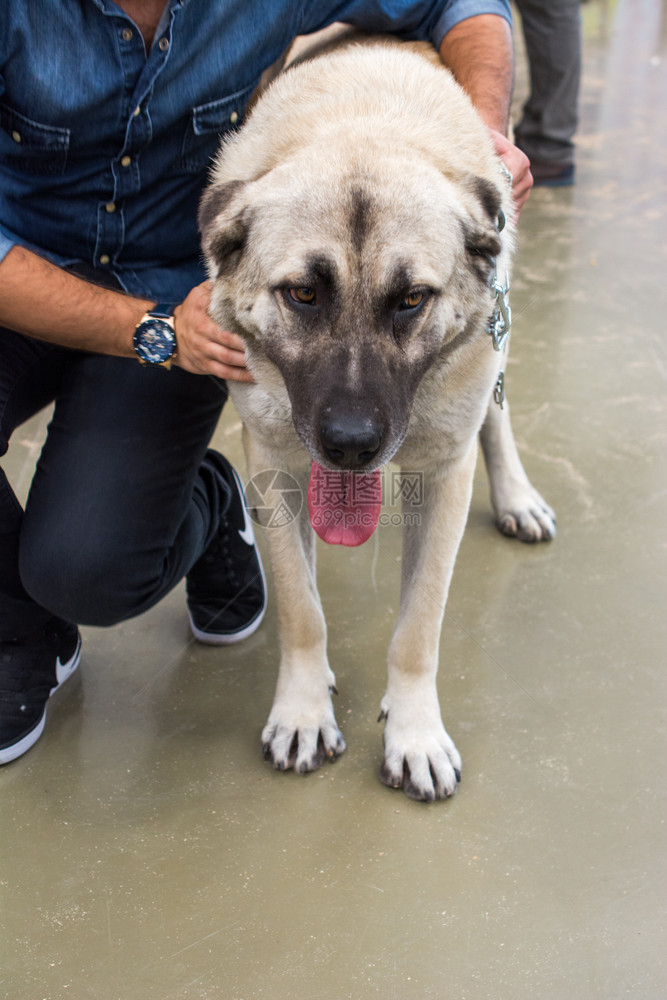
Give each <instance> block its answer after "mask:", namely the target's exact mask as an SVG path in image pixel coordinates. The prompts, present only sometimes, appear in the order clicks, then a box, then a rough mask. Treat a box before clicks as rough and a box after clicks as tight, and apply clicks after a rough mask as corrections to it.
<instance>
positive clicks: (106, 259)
mask: <svg viewBox="0 0 667 1000" xmlns="http://www.w3.org/2000/svg"><path fill="white" fill-rule="evenodd" d="M110 260H111V257H110V256H109V254H108V253H103V254H101V256H100V264H102V265H104V266H105V267H106V265H107V264H108V263H109V261H110Z"/></svg>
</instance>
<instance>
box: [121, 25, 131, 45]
mask: <svg viewBox="0 0 667 1000" xmlns="http://www.w3.org/2000/svg"><path fill="white" fill-rule="evenodd" d="M133 34H134V32H133V31H132V28H123V30H122V32H121V38H122V39H123V41H124V42H131V41H132V35H133Z"/></svg>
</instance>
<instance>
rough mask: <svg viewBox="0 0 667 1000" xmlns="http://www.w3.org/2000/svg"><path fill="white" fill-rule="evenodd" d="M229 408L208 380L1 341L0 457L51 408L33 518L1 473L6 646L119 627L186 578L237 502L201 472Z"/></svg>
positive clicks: (0, 591) (13, 338) (22, 340)
mask: <svg viewBox="0 0 667 1000" xmlns="http://www.w3.org/2000/svg"><path fill="white" fill-rule="evenodd" d="M226 398H227V387H226V384H225V383H224V382H222V381H219V380H216V379H212V378H209V377H207V376H204V375H201V376H197V375H191V374H189V373H187V372H185V371H183V370H182V369H179V368H175V367H174V368H172V369H171V371H166V370H162V369H159V370H154V369H150V368H143V367H142V366H141V365H139V363H138V362H137V361H134V360H133V359H126V358H112V357H104V356H101V355H96V354H87V353H83V352H79V351H69V350H66V349H63V348H59V347H53V346H50V345H48V344H43V343H39V342H37V341H35V340H31V339H30V338H29V337H24V336H21V335H20V334H17V333H14V332H12V331H10V330H5V329H1V328H0V456H2V455H4V454H5V452H6V451H7V447H8V441H9V438H10V436H11V433H12V431H13V430H14V429H15V428H16V427H17V426H18V425H19V424H20V423H22V422H23V421H24V420H26V419H27V418H28V417H30V416H31V415H33V414H34V413H36V412H38V410H40V409H41V408H42V407H43V406H45V405H46V404H47V403H49V402H50V401H52V400H55V410H54V415H53V420H52V421H51V424H50V426H49V431H48V437H47V440H46V443H45V445H44V448H43V451H42V454H41V457H40V459H39V462H38V465H37V470H36V473H35V476H34V479H33V482H32V485H31V489H30V494H29V497H28V502H27V504H26V509H25V512H24V511H22V509H21V507H20V505H19V503H18V500H17V498H16V496H15V494H14V492H13V490H12V489H11V487H10V485H9V483H8V481H7V478H6V476H5V474H4V472H3V471H2V469H0V640H1V639H9V638H20V637H22V636H24V635H27V634H28V633H29V632H31V631H32V630H33V629H35V628H37V627H39V626H40V625H41V624H43V623H44V622H45V621H46V620H48V618H49V617H50V616H51V615H52V614H56V615H59V616H60V617H62V618H66V619H68V620H69V621H72V622H76V623H77V624H84V625H111V624H114V623H116V622H118V621H122V620H124V619H126V618H130V617H132V616H133V615H137V614H139V613H140V612H142V611H145V610H146V609H147V608H149V607H151V606H152V605H154V604H155V603H156V602H157V601H159V600H160V598H161V597H163V596H164V595H165V594H166V593H167V592H168V591H169V590H170V589H171V588H172V587H174V586H175V585H176V584H177V583H178V581H179V580H181V579H182V578H183V576H185V575H186V574H187V573H188V571H189V570H190V568H191V567H192V566H193V564H194V563H195V562H196V560H197V559H198V558H199V556H200V555H201V554H202V553H203V552H204V550H205V549H206V547H207V545H208V544H209V542H210V541H211V539H212V537H213V535H214V534H215V530H216V527H217V524H218V520H219V518H220V515H221V514H222V513H224V510H225V509H226V506H227V504H228V502H229V489H228V487H227V486H226V484H225V483H222V482H220V481H219V480H217V479H214V478H213V477H212V476H211V473H210V471H208V470H207V469H206V467H204V469H200V465H201V462H202V459H203V457H204V455H205V453H206V449H207V446H208V442H209V441H210V438H211V435H212V434H213V431H214V430H215V427H216V424H217V421H218V419H219V416H220V413H221V410H222V407H223V405H224V402H225V400H226Z"/></svg>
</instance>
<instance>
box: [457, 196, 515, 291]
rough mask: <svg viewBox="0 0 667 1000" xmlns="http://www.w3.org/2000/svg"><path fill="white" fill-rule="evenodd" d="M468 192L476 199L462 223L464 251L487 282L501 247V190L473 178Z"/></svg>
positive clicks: (503, 217) (502, 226)
mask: <svg viewBox="0 0 667 1000" xmlns="http://www.w3.org/2000/svg"><path fill="white" fill-rule="evenodd" d="M467 187H468V190H469V192H470V193H471V195H472V196H473V199H474V201H473V203H472V207H473V211H472V213H471V215H470V216H469V217H468V218H467V219H465V221H464V222H463V234H464V239H465V248H466V251H467V253H468V256H469V257H470V258H471V261H472V263H473V266H474V268H475V270H476V271H477V272H478V273H479V276H480V277H481V278H482V280H484V281H487V280H488V278H489V276H490V275H491V274H492V273H493V269H494V268H495V263H496V257H497V256H498V255H499V253H500V251H501V249H502V246H501V242H500V233H501V232H502V230H503V229H504V227H505V215H504V213H503V210H502V207H501V206H502V197H501V193H500V191H499V189H498V188H497V187H496V186H495V184H492V183H491V182H490V181H487V180H486V179H485V178H483V177H471V178H470V179H469V182H468V185H467Z"/></svg>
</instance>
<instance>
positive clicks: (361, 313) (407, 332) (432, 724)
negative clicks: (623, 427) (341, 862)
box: [199, 39, 555, 801]
mask: <svg viewBox="0 0 667 1000" xmlns="http://www.w3.org/2000/svg"><path fill="white" fill-rule="evenodd" d="M432 54H433V50H431V49H430V48H429V47H428V46H427V45H421V44H420V43H416V44H414V45H413V44H411V43H401V42H398V41H397V40H385V39H382V40H375V39H366V40H364V41H363V42H359V41H356V42H348V43H346V44H345V45H343V46H340V47H338V48H335V47H334V48H333V49H327V50H325V51H324V52H323V53H322V54H319V55H318V56H317V57H315V58H312V59H306V60H304V61H301V62H299V63H297V64H295V65H293V66H291V67H289V68H288V69H287V70H286V71H285V72H283V73H282V74H281V75H279V76H278V77H277V79H276V80H275V81H274V82H273V83H272V84H271V86H270V87H269V88H268V89H267V91H266V92H265V93H264V94H263V95H262V96H261V97H260V99H259V100H258V101H257V103H256V105H255V106H254V108H253V109H252V112H251V114H250V115H249V117H248V119H247V121H246V123H245V124H244V125H243V127H242V128H241V129H240V130H239V131H238V132H237V133H235V134H233V135H232V136H231V137H229V138H227V139H226V140H223V143H222V146H221V149H220V152H219V155H218V157H217V159H216V161H215V164H214V166H213V169H212V174H211V179H210V184H209V186H208V187H207V189H206V190H205V192H204V195H203V197H202V200H201V204H200V210H199V226H200V231H201V234H202V248H203V253H204V256H205V259H206V263H207V269H208V274H209V278H210V281H211V283H212V296H211V307H210V314H211V316H212V317H213V319H214V320H215V321H216V322H217V323H218V324H219V325H220V326H221V327H222V328H225V329H228V330H233V331H235V332H237V333H239V334H240V335H241V336H242V337H243V340H244V343H245V346H246V353H247V364H248V367H249V369H250V371H251V372H252V374H253V375H254V378H255V382H254V383H239V382H232V383H230V391H231V395H232V398H233V400H234V403H235V405H236V407H237V409H238V412H239V414H240V416H241V418H242V421H243V425H244V431H243V435H244V447H245V451H246V457H247V462H248V471H249V475H250V476H251V477H255V476H257V475H258V474H259V473H261V472H262V471H263V470H283V471H284V472H286V473H289V475H290V476H292V477H294V479H296V480H297V481H298V483H299V484H300V487H301V489H302V490H303V495H304V496H306V495H307V497H308V504H307V507H308V514H306V512H305V508H304V512H303V513H302V515H301V516H299V517H298V518H296V519H294V520H292V521H291V523H288V524H285V526H283V527H281V528H280V529H275V530H272V531H268V532H267V539H268V543H269V548H270V558H271V564H272V569H273V582H274V586H275V592H276V595H277V606H278V617H279V633H280V647H281V661H280V669H279V675H278V681H277V687H276V693H275V699H274V702H273V706H272V708H271V712H270V715H269V718H268V721H267V723H266V726H265V728H264V730H263V733H262V743H263V748H264V754H265V756H266V757H267V758H268V759H269V760H270V761H271V762H272V764H273V765H274V767H276V768H277V769H279V770H285V769H289V768H293V769H294V770H295V771H296V772H298V773H306V772H309V771H313V770H315V769H316V768H318V767H319V766H320V765H321V764H322V763H323V762H324V761H325V760H333V759H335V758H336V757H338V756H339V755H340V754H341V753H342V752H343V751H344V749H345V741H344V739H343V736H342V734H341V731H340V729H339V727H338V725H337V723H336V719H335V716H334V711H333V706H332V699H331V694H332V693H335V690H336V687H335V678H334V674H333V673H332V671H331V669H330V667H329V663H328V660H327V652H326V624H325V620H324V616H323V612H322V607H321V603H320V599H319V596H318V592H317V584H316V578H315V545H314V540H315V535H314V531H313V525H314V526H315V528H316V531H317V533H318V534H319V535H320V536H321V537H322V538H323V539H324V540H325V541H327V542H331V543H338V544H341V543H342V544H353V545H356V544H360V543H361V542H363V541H365V540H366V538H367V537H368V536H369V534H371V533H372V531H373V529H374V526H375V524H376V523H377V519H378V514H379V508H380V499H381V496H380V486H379V476H380V473H379V470H380V469H381V467H382V466H383V465H384V464H385V463H387V462H389V461H390V460H393V461H396V462H398V463H400V465H401V467H402V468H404V469H408V470H419V471H420V473H421V474H422V476H423V492H424V496H423V506H422V507H421V509H420V515H421V516H420V518H419V522H420V523H418V524H415V523H409V521H408V519H405V520H406V523H405V525H404V528H403V531H404V540H403V557H402V579H401V600H400V611H399V615H398V619H397V622H396V626H395V629H394V632H393V635H392V639H391V643H390V647H389V655H388V680H387V688H386V692H385V694H384V697H383V698H382V702H381V713H380V719H381V720H383V721H384V723H385V726H384V761H383V764H382V768H381V773H380V777H381V780H382V781H383V782H384V783H385V784H386V785H389V786H390V787H393V788H402V789H403V790H404V792H405V793H406V794H407V795H408V796H409V797H411V798H414V799H418V800H423V801H432V800H434V799H444V798H447V797H448V796H450V795H452V794H453V793H454V791H455V790H456V787H457V783H458V782H459V781H460V778H461V758H460V755H459V753H458V751H457V749H456V747H455V745H454V743H453V741H452V739H451V738H450V736H449V735H448V733H447V731H446V729H445V727H444V725H443V721H442V718H441V713H440V707H439V703H438V695H437V691H436V673H437V668H438V644H439V636H440V629H441V624H442V619H443V615H444V608H445V602H446V599H447V592H448V589H449V584H450V580H451V576H452V571H453V568H454V562H455V558H456V554H457V550H458V547H459V543H460V541H461V537H462V534H463V531H464V527H465V523H466V519H467V514H468V508H469V503H470V497H471V491H472V481H473V472H474V468H475V462H476V455H477V438H478V434H479V435H480V438H481V444H482V450H483V454H484V457H485V461H486V466H487V470H488V475H489V480H490V491H491V500H492V505H493V508H494V512H495V518H496V522H497V524H498V526H499V527H500V529H501V531H503V532H504V533H506V534H513V535H516V536H518V537H519V538H521V539H523V540H526V541H538V540H542V539H544V540H546V539H549V538H551V537H553V535H554V534H555V519H554V513H553V511H552V510H551V508H550V507H549V506H548V504H547V503H545V501H544V500H543V499H542V497H541V496H540V495H539V493H538V492H537V491H536V490H535V489H534V488H533V486H532V485H531V484H530V482H529V480H528V478H527V476H526V473H525V471H524V469H523V467H522V464H521V461H520V459H519V455H518V452H517V448H516V445H515V442H514V438H513V435H512V430H511V426H510V419H509V412H508V407H507V404H506V402H504V400H503V398H502V396H503V370H504V362H505V355H506V350H507V345H506V342H505V341H506V336H507V332H508V330H507V327H508V324H509V309H508V304H507V301H506V291H507V286H508V281H509V273H510V263H511V255H512V248H513V223H512V214H513V210H512V200H511V190H510V183H509V182H508V179H507V176H506V171H505V172H503V168H502V165H501V163H500V160H499V159H498V157H497V156H496V154H495V152H494V149H493V146H492V141H491V138H490V135H489V133H488V131H487V129H486V128H485V126H484V124H483V123H482V121H481V120H480V118H479V117H478V115H477V113H476V112H475V110H474V108H473V106H472V104H471V102H470V100H469V99H468V97H467V96H466V94H465V93H464V92H463V91H462V89H461V88H460V87H459V86H458V84H457V83H456V82H455V81H454V79H453V77H452V76H451V74H450V73H449V72H448V71H447V70H446V69H445V68H444V67H443V66H442V65H441V64H440V63H439V60H437V57H436V62H437V63H438V64H437V65H435V64H434V60H433V58H432ZM494 346H495V347H496V348H497V350H494ZM494 395H495V399H494ZM500 404H502V405H500ZM308 515H309V516H308ZM287 520H289V519H287Z"/></svg>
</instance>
